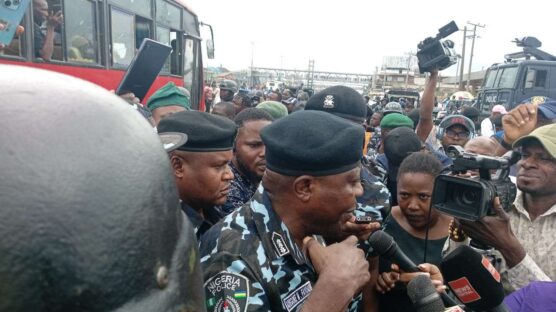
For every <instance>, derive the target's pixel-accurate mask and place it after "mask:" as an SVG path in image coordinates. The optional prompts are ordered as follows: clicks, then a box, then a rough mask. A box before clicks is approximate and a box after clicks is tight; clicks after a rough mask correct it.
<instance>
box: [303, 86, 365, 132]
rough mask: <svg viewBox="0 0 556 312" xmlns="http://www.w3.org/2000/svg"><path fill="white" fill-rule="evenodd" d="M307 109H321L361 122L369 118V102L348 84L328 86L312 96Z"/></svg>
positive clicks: (306, 106)
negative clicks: (347, 85)
mask: <svg viewBox="0 0 556 312" xmlns="http://www.w3.org/2000/svg"><path fill="white" fill-rule="evenodd" d="M305 110H319V111H323V112H328V113H331V114H334V115H336V116H340V117H342V118H347V119H350V120H353V121H356V122H359V123H363V122H365V120H366V118H367V103H365V99H364V98H363V96H361V94H359V92H357V91H355V90H354V89H352V88H349V87H346V86H333V87H329V88H326V89H324V90H322V91H320V92H318V93H317V94H315V95H313V96H311V97H310V98H309V100H308V101H307V103H306V104H305Z"/></svg>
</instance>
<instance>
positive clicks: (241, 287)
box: [204, 271, 249, 312]
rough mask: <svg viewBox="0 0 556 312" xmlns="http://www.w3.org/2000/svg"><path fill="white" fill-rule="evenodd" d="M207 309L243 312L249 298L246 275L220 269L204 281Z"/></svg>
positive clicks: (222, 311) (221, 311)
mask: <svg viewBox="0 0 556 312" xmlns="http://www.w3.org/2000/svg"><path fill="white" fill-rule="evenodd" d="M204 287H205V295H206V299H207V301H206V306H207V311H209V312H210V311H213V312H245V311H246V310H247V298H249V281H248V279H247V277H245V276H243V275H241V274H238V273H230V272H226V271H222V272H220V273H218V274H216V275H215V276H213V277H211V278H210V279H209V280H208V281H206V282H205V286H204Z"/></svg>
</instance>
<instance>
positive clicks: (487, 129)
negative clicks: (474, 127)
mask: <svg viewBox="0 0 556 312" xmlns="http://www.w3.org/2000/svg"><path fill="white" fill-rule="evenodd" d="M507 113H508V112H507V111H506V108H505V107H504V106H503V105H500V104H498V105H494V107H492V111H491V112H490V116H489V117H487V118H485V119H483V121H482V122H481V136H484V137H488V138H490V137H491V136H493V135H494V133H495V127H494V122H493V121H494V118H496V116H499V115H505V114H507Z"/></svg>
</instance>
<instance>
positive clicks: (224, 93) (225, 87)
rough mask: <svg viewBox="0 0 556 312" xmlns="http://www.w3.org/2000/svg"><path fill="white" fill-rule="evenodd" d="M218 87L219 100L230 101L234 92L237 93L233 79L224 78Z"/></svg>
mask: <svg viewBox="0 0 556 312" xmlns="http://www.w3.org/2000/svg"><path fill="white" fill-rule="evenodd" d="M218 87H219V88H220V95H219V96H220V101H222V102H232V101H233V99H234V94H236V93H237V83H236V82H235V81H233V80H228V79H224V80H222V81H221V82H220V84H219V85H218Z"/></svg>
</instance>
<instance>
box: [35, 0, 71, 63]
mask: <svg viewBox="0 0 556 312" xmlns="http://www.w3.org/2000/svg"><path fill="white" fill-rule="evenodd" d="M33 20H34V22H35V23H34V25H33V28H34V29H33V33H34V36H33V40H34V43H35V57H40V58H42V59H44V60H45V61H50V59H51V58H52V53H53V52H54V30H55V29H56V27H58V26H60V25H61V24H62V23H63V22H64V16H63V15H62V11H58V12H56V13H54V11H49V10H48V2H47V1H46V0H33ZM43 23H46V33H43V31H42V30H41V26H42V25H43Z"/></svg>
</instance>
